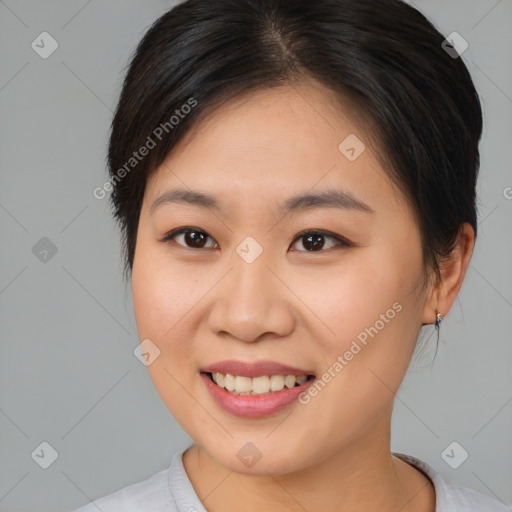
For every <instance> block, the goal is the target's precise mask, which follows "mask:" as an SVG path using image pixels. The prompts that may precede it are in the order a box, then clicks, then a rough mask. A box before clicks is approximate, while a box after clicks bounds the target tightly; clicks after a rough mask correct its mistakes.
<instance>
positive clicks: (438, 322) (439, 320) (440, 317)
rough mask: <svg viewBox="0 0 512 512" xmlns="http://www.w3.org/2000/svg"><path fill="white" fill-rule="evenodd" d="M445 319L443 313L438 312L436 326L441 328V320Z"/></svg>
mask: <svg viewBox="0 0 512 512" xmlns="http://www.w3.org/2000/svg"><path fill="white" fill-rule="evenodd" d="M442 319H443V315H441V313H437V316H436V322H435V328H436V329H438V330H439V326H440V325H441V320H442Z"/></svg>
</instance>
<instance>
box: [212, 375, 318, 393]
mask: <svg viewBox="0 0 512 512" xmlns="http://www.w3.org/2000/svg"><path fill="white" fill-rule="evenodd" d="M212 378H213V381H214V382H215V383H216V384H217V385H218V386H219V387H221V388H225V389H227V390H228V391H230V392H231V393H233V394H235V395H266V394H268V393H273V392H275V391H281V390H282V389H284V388H285V386H286V387H287V388H288V389H291V388H293V387H295V385H296V384H297V385H299V386H300V385H301V384H304V382H306V380H307V379H308V378H307V375H299V376H295V375H271V376H267V375H262V376H261V377H254V378H252V379H251V378H250V377H243V376H241V375H230V374H229V373H226V374H224V373H218V372H214V373H212Z"/></svg>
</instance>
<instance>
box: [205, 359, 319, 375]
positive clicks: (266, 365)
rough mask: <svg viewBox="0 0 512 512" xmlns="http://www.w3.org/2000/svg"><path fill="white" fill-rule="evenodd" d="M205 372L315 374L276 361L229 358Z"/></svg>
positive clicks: (209, 366) (206, 368)
mask: <svg viewBox="0 0 512 512" xmlns="http://www.w3.org/2000/svg"><path fill="white" fill-rule="evenodd" d="M201 372H204V373H215V372H218V373H225V374H226V373H229V374H230V375H239V376H244V377H260V376H263V375H296V376H297V375H314V373H313V372H312V371H310V370H304V369H302V368H295V367H293V366H288V365H285V364H280V363H277V362H275V361H250V362H249V361H236V360H234V359H229V360H226V361H218V362H217V363H213V364H210V365H208V366H205V367H204V368H201Z"/></svg>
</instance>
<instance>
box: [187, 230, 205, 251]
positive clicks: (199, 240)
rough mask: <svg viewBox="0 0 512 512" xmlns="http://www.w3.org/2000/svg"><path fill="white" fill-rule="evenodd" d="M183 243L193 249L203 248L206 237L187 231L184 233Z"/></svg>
mask: <svg viewBox="0 0 512 512" xmlns="http://www.w3.org/2000/svg"><path fill="white" fill-rule="evenodd" d="M185 242H186V243H187V245H192V246H193V247H203V246H204V245H205V243H206V236H205V234H204V233H201V232H200V231H188V232H187V233H185Z"/></svg>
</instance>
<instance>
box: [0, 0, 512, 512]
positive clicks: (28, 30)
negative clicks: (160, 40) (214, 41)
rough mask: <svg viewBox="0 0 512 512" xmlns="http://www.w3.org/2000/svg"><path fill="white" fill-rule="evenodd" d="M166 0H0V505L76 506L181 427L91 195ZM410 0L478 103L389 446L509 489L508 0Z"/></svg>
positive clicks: (160, 461)
mask: <svg viewBox="0 0 512 512" xmlns="http://www.w3.org/2000/svg"><path fill="white" fill-rule="evenodd" d="M172 5H173V3H172V2H168V1H167V2H166V1H163V0H145V1H135V0H123V1H121V0H119V1H109V2H107V1H100V0H89V1H86V0H67V1H63V0H61V1H57V0H47V1H44V2H41V1H40V0H39V1H36V0H24V1H21V0H0V118H1V125H0V126H1V132H0V159H1V160H0V165H1V177H2V178H1V179H2V182H1V187H0V229H1V234H2V244H1V249H0V250H1V252H0V258H1V260H0V261H1V264H0V320H1V324H0V325H1V330H0V336H1V343H2V344H1V351H2V352H1V353H2V357H1V358H0V365H1V368H0V393H1V396H0V398H1V409H0V433H1V460H2V464H1V465H0V510H1V511H20V512H21V511H23V512H25V511H36V510H37V511H40V512H43V511H66V510H71V509H73V508H75V507H78V506H79V505H82V504H85V503H87V502H88V501H89V499H94V498H97V497H99V496H102V495H104V494H107V493H109V492H112V491H113V490H115V489H119V488H121V487H124V486H125V485H128V484H130V483H132V482H136V481H140V480H142V479H144V478H146V477H148V476H150V475H151V474H153V473H155V472H156V471H160V470H162V469H164V468H166V467H167V466H168V464H169V461H170V458H171V455H172V453H173V452H174V451H176V450H177V449H179V448H181V447H183V446H185V445H186V444H187V443H188V442H189V438H188V437H187V436H186V435H185V434H184V433H183V432H182V431H181V430H180V428H179V427H178V426H177V424H176V423H175V422H174V420H173V419H172V417H171V416H170V414H169V413H168V411H167V409H166V407H165V406H164V405H163V403H162V402H161V401H160V398H159V396H158V394H157V393H156V391H155V390H154V388H153V385H152V383H151V380H150V378H149V376H148V374H147V370H146V368H145V367H144V366H143V365H142V364H141V363H140V362H139V361H138V359H136V358H135V357H134V355H133V350H134V349H135V347H136V346H137V344H138V339H137V332H136V328H135V321H134V317H133V312H132V301H131V291H130V287H129V286H125V285H124V284H123V282H122V276H121V265H122V262H121V256H120V244H119V234H118V232H117V231H116V228H115V225H114V223H113V221H112V220H111V217H110V212H109V209H108V203H107V199H104V200H101V201H100V200H97V199H95V198H94V197H93V195H92V191H93V189H94V188H95V187H98V186H102V185H103V183H104V182H105V179H106V175H105V151H106V142H107V137H108V129H109V123H110V120H111V116H112V110H113V108H114V106H115V102H116V99H117V97H118V94H119V90H120V85H121V80H122V77H123V71H124V67H125V65H126V64H127V62H128V58H129V56H130V53H131V51H132V50H133V49H134V47H135V45H136V43H137V42H138V40H139V39H140V37H141V36H142V35H143V33H144V31H145V30H146V29H147V28H148V26H149V25H150V23H151V22H152V21H153V20H154V19H156V18H157V17H158V16H160V15H161V14H162V13H163V12H164V11H166V10H167V9H168V8H170V6H172ZM415 5H417V7H418V8H419V9H420V10H422V11H423V12H424V13H425V14H426V15H427V16H428V17H429V18H430V19H432V21H433V22H434V23H435V24H436V25H437V26H438V28H439V29H440V30H441V32H443V33H444V34H445V35H448V34H449V33H451V32H452V31H457V32H459V33H460V34H462V36H463V37H464V38H465V39H466V40H467V41H468V42H469V49H468V50H467V51H466V52H465V53H464V54H463V58H464V60H465V62H466V63H467V64H468V66H469V68H470V71H471V73H472V75H473V77H474V80H475V83H476V86H477V89H478V90H479V92H480V94H481V96H482V101H483V107H484V115H485V132H484V136H483V141H482V145H481V151H482V166H481V177H480V181H479V203H480V207H479V210H480V224H479V229H480V232H479V237H478V240H477V247H476V249H475V253H474V256H473V260H472V263H471V266H470V269H469V270H468V274H467V276H466V281H465V283H464V286H463V288H462V291H461V293H460V296H459V299H458V300H457V301H456V303H455V305H454V307H453V309H452V311H451V312H450V313H449V315H448V317H447V318H446V319H445V320H444V321H443V323H442V328H441V339H440V347H439V351H438V354H437V357H436V359H435V361H434V363H433V364H432V356H433V351H432V350H429V349H427V350H426V351H422V352H421V353H419V354H418V356H419V357H417V358H415V364H414V366H413V367H411V368H410V371H409V373H408V375H407V377H406V380H405V381H404V384H403V385H402V387H401V389H400V390H399V392H398V395H397V399H396V407H395V413H394V418H393V429H394V430H393V437H392V449H393V450H394V451H398V452H403V453H409V454H412V455H415V456H417V457H419V458H421V459H423V460H425V461H426V462H428V463H429V464H431V465H432V466H434V467H435V468H436V469H438V470H439V471H440V472H441V473H442V475H443V476H444V477H445V478H447V479H448V480H450V481H454V482H459V483H461V484H463V485H466V486H469V487H473V488H475V489H478V490H480V491H482V492H485V493H487V494H490V495H495V496H496V497H498V498H499V499H501V500H502V501H504V502H506V503H512V442H511V437H512V436H511V433H512V372H511V366H512V364H511V363H512V343H511V337H512V336H511V332H512V271H511V269H510V262H511V261H512V242H511V232H512V231H511V229H510V227H511V219H512V200H511V199H507V197H506V196H507V195H508V196H509V197H511V196H512V189H507V187H512V173H511V171H510V162H511V160H512V144H511V142H512V138H511V135H512V128H511V125H512V123H511V122H510V119H512V71H511V70H512V66H511V62H510V61H511V58H510V48H512V31H511V30H510V29H511V27H512V1H511V0H501V1H497V0H481V1H478V2H468V1H464V0H457V1H453V0H452V1H441V0H439V1H437V0H436V1H432V0H429V1H416V2H415ZM43 31H47V32H49V33H50V34H51V35H52V36H53V38H55V39H56V40H57V42H58V44H59V47H58V49H57V50H56V51H55V52H54V53H53V54H52V55H51V56H50V57H48V58H47V59H43V58H41V57H40V56H39V55H38V54H37V53H36V52H35V51H34V50H33V49H32V48H31V43H32V41H33V40H34V39H36V37H37V36H38V35H39V34H40V33H41V32H43ZM507 191H509V192H510V193H509V194H507ZM43 237H46V238H48V239H49V240H50V241H51V243H52V244H53V245H54V246H55V247H56V249H57V252H56V253H55V254H53V255H52V252H51V249H50V251H49V252H48V253H47V254H45V253H44V252H41V251H43V250H44V249H45V248H46V249H47V250H48V248H49V242H48V241H47V240H43V241H42V242H41V241H40V240H41V239H42V238H43ZM38 243H39V245H36V244H38ZM45 244H46V245H45ZM35 245H36V249H33V247H34V246H35ZM45 258H46V261H44V260H45ZM41 259H43V261H41ZM432 333H433V327H432V326H427V327H425V328H424V330H423V331H422V335H423V337H424V341H426V343H427V346H428V345H430V346H433V345H432V344H433V343H435V337H434V336H432ZM429 337H430V338H429ZM428 338H429V339H428ZM43 441H46V442H48V443H50V445H51V446H52V447H53V448H54V449H55V450H56V451H57V452H58V458H57V459H56V461H55V462H54V463H53V464H52V465H51V466H50V467H49V468H48V469H42V468H41V467H40V466H39V465H38V464H37V463H36V462H35V460H34V459H33V458H32V457H31V454H32V452H33V451H34V450H35V449H36V448H37V447H38V446H39V445H40V443H41V442H43ZM453 441H456V442H458V443H459V444H460V445H461V446H462V447H464V448H465V449H466V450H467V451H468V453H469V458H468V459H467V460H466V461H465V462H464V463H463V464H462V465H461V466H460V467H459V468H458V469H452V468H451V467H449V466H448V465H447V464H446V463H445V461H444V460H443V459H442V457H441V453H442V452H443V450H444V449H445V448H446V447H447V446H448V445H449V444H450V443H451V442H453ZM39 451H40V450H39ZM44 453H45V455H44V457H47V456H48V454H49V452H48V450H46V451H45V452H44ZM44 457H42V456H40V457H39V460H42V459H44ZM35 458H37V457H35Z"/></svg>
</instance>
